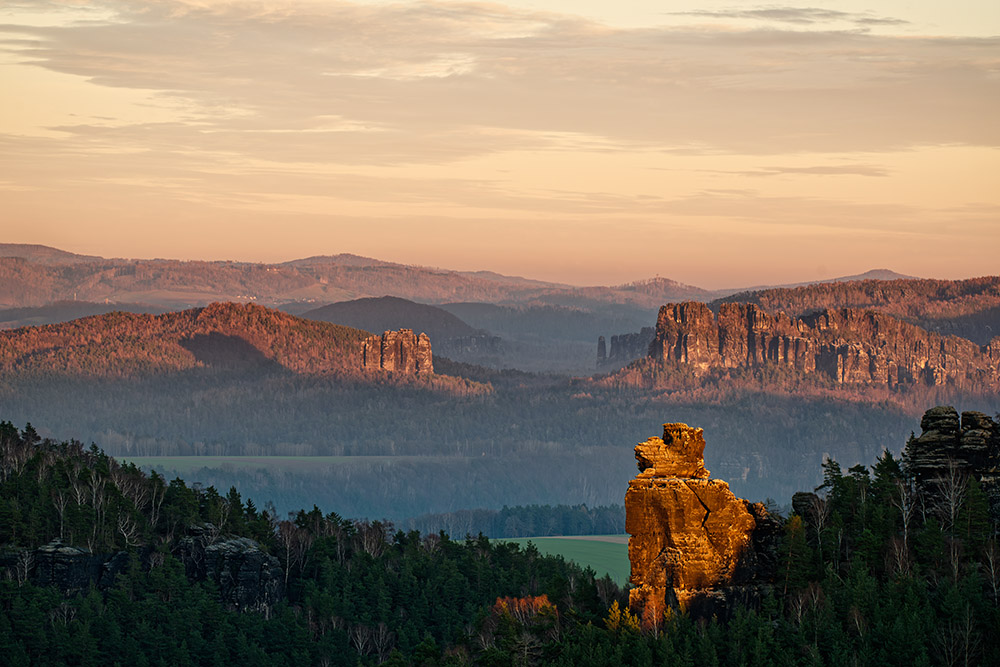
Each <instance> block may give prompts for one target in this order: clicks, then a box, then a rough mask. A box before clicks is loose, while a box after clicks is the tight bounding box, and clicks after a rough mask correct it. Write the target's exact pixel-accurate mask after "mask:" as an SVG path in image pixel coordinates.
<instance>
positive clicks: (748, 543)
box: [625, 423, 780, 625]
mask: <svg viewBox="0 0 1000 667" xmlns="http://www.w3.org/2000/svg"><path fill="white" fill-rule="evenodd" d="M704 449H705V440H704V437H703V434H702V430H701V429H700V428H699V429H696V428H691V427H689V426H688V425H686V424H679V423H676V424H664V425H663V437H662V438H655V437H654V438H649V439H648V440H646V441H645V442H643V443H640V444H639V445H637V446H636V448H635V457H636V461H637V462H638V465H639V470H640V472H639V474H638V475H637V476H636V478H635V479H633V480H632V481H631V482H630V483H629V488H628V492H627V493H626V494H625V529H626V531H627V532H628V533H629V535H630V536H631V537H630V538H629V547H628V552H629V560H630V561H631V564H632V573H631V577H630V578H629V581H630V582H631V583H632V585H633V586H634V588H633V589H632V590H631V592H630V593H629V604H630V606H631V607H632V609H633V611H634V612H636V613H638V614H641V616H642V618H643V622H644V623H645V624H646V625H653V624H655V623H658V622H659V621H660V620H662V618H663V616H664V614H665V611H666V608H667V606H669V605H673V604H676V605H677V606H678V607H680V608H681V609H683V610H686V611H689V612H691V613H692V614H695V615H698V616H702V615H704V616H710V615H712V614H725V613H727V610H729V609H732V604H733V603H734V601H735V600H737V599H739V600H744V601H748V600H750V599H752V598H757V597H759V596H760V594H761V592H762V590H763V587H765V586H766V584H767V581H768V580H769V579H770V577H771V576H772V574H773V572H774V567H775V561H776V555H775V554H776V553H777V549H776V541H777V539H778V536H779V535H780V522H778V521H777V520H776V519H774V518H772V517H771V516H770V515H769V514H768V512H767V511H766V509H765V508H764V506H763V505H761V504H759V503H750V502H747V501H745V500H741V499H740V498H737V497H736V496H735V495H733V493H732V492H731V491H730V490H729V485H728V484H726V482H724V481H722V480H713V479H709V473H708V470H706V469H705V466H704V458H703V451H704Z"/></svg>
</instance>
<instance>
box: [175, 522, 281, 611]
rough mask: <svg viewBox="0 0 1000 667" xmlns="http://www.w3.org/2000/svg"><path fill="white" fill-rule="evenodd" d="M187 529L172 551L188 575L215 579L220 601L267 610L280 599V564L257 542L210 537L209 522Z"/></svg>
mask: <svg viewBox="0 0 1000 667" xmlns="http://www.w3.org/2000/svg"><path fill="white" fill-rule="evenodd" d="M188 532H189V533H190V535H189V536H188V537H186V538H184V539H183V540H181V542H180V544H178V545H177V548H176V549H175V550H174V553H175V555H176V556H177V557H178V558H179V559H180V561H181V562H182V563H183V564H184V571H185V574H186V575H187V577H188V579H191V580H193V581H205V580H210V581H213V582H214V583H215V585H216V586H217V587H218V590H219V599H220V601H221V602H222V603H223V604H225V605H227V606H229V607H231V608H233V609H238V610H241V611H264V612H267V611H268V610H269V609H271V608H272V607H273V606H274V605H275V604H277V603H278V601H279V600H281V599H282V597H283V596H284V594H285V591H284V576H283V573H282V569H281V564H280V563H279V562H278V559H277V558H275V557H274V556H271V555H270V554H267V553H265V552H264V551H263V550H262V549H261V548H260V545H259V544H258V543H257V542H255V541H253V540H251V539H250V538H247V537H223V538H221V539H212V537H211V536H212V534H213V533H214V529H213V527H212V525H211V524H205V525H203V526H192V527H190V528H189V529H188Z"/></svg>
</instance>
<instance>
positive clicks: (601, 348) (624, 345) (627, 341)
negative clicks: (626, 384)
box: [597, 327, 656, 370]
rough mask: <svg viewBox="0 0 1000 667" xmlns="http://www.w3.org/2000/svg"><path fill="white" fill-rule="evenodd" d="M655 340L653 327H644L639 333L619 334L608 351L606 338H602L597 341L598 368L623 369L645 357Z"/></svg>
mask: <svg viewBox="0 0 1000 667" xmlns="http://www.w3.org/2000/svg"><path fill="white" fill-rule="evenodd" d="M654 338H656V329H654V328H653V327H643V328H642V330H641V331H639V332H638V333H627V334H618V335H617V336H612V337H611V348H610V351H608V350H607V348H606V347H605V345H606V344H605V339H604V336H600V337H599V338H598V339H597V368H598V369H599V370H601V369H603V370H608V369H616V368H621V367H622V366H624V365H626V364H628V363H629V362H632V361H635V360H636V359H640V358H642V357H645V356H646V355H647V354H648V353H649V344H650V343H652V342H653V339H654ZM602 352H603V353H602Z"/></svg>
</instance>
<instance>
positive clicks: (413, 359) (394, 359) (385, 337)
mask: <svg viewBox="0 0 1000 667" xmlns="http://www.w3.org/2000/svg"><path fill="white" fill-rule="evenodd" d="M361 367H362V368H363V369H364V370H365V371H368V372H375V371H389V372H392V373H402V374H405V375H417V374H421V375H423V374H430V373H433V372H434V360H433V357H432V354H431V339H430V337H429V336H428V335H427V334H425V333H422V334H420V335H419V336H418V335H416V334H415V333H413V330H412V329H400V330H399V331H386V332H385V333H383V334H382V335H381V336H370V337H368V338H366V339H365V340H364V342H363V343H362V346H361Z"/></svg>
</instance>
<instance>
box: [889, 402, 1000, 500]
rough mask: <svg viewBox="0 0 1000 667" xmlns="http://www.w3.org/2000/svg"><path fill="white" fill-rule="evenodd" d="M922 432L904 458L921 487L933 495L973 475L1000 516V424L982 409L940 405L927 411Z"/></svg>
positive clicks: (909, 445)
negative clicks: (968, 409) (968, 410)
mask: <svg viewBox="0 0 1000 667" xmlns="http://www.w3.org/2000/svg"><path fill="white" fill-rule="evenodd" d="M920 430H921V433H920V436H919V437H917V438H913V439H911V440H910V441H909V442H908V443H907V444H906V449H905V451H904V461H905V463H906V468H907V472H909V473H910V474H912V475H913V477H914V480H915V482H916V484H917V488H918V489H919V490H921V491H925V492H927V493H929V494H931V495H932V496H933V495H934V494H936V493H940V492H942V491H944V492H947V491H948V489H946V488H945V487H947V486H949V485H953V484H955V483H958V484H963V483H964V479H966V478H967V477H968V476H973V477H975V478H976V480H977V481H978V482H979V484H980V486H981V487H982V489H983V491H984V492H985V493H986V496H987V498H988V499H989V501H990V511H991V514H992V515H993V516H994V518H996V519H998V520H1000V424H998V423H996V422H995V421H993V420H992V419H991V418H990V417H989V416H988V415H985V414H983V413H982V412H963V413H962V416H961V419H959V416H958V412H957V411H956V410H955V408H953V407H951V406H938V407H936V408H931V409H930V410H928V411H927V412H925V413H924V416H923V419H921V420H920Z"/></svg>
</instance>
